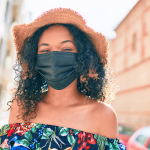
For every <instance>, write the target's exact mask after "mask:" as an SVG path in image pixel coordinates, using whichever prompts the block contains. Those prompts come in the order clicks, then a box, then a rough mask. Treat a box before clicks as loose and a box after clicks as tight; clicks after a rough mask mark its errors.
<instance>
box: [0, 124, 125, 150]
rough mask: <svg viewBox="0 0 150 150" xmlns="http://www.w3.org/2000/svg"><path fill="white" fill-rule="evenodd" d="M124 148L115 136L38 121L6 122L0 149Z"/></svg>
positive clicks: (64, 149) (82, 149)
mask: <svg viewBox="0 0 150 150" xmlns="http://www.w3.org/2000/svg"><path fill="white" fill-rule="evenodd" d="M30 149H31V150H33V149H36V150H126V147H125V146H124V145H123V144H122V143H121V142H120V140H119V139H118V138H116V139H111V138H107V137H104V136H101V135H98V134H92V133H88V132H85V131H81V130H77V129H72V128H66V127H61V126H55V125H48V124H39V123H16V124H5V125H4V126H3V127H2V128H1V129H0V150H30Z"/></svg>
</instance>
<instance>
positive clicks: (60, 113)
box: [31, 106, 95, 131]
mask: <svg viewBox="0 0 150 150" xmlns="http://www.w3.org/2000/svg"><path fill="white" fill-rule="evenodd" d="M93 115H94V114H93V112H92V109H91V108H88V107H76V108H66V109H62V108H52V107H47V106H41V107H39V109H38V110H37V116H36V118H34V119H32V120H31V122H37V123H43V124H51V125H57V126H62V127H68V128H75V129H80V130H83V131H92V130H94V126H95V124H94V122H93Z"/></svg>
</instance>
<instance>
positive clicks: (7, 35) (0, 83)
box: [0, 0, 31, 127]
mask: <svg viewBox="0 0 150 150" xmlns="http://www.w3.org/2000/svg"><path fill="white" fill-rule="evenodd" d="M30 21H31V14H30V12H28V11H27V10H26V9H25V2H24V0H0V28H1V29H0V127H1V126H2V125H3V124H5V123H8V116H9V111H7V112H4V111H3V109H7V108H8V107H7V105H6V103H7V102H8V101H9V100H10V99H11V96H7V95H6V92H7V91H9V90H10V89H11V88H12V87H13V85H14V76H15V75H14V71H13V69H12V68H13V65H14V63H15V59H16V53H15V47H14V44H13V36H12V27H13V26H14V25H15V24H20V23H29V22H30Z"/></svg>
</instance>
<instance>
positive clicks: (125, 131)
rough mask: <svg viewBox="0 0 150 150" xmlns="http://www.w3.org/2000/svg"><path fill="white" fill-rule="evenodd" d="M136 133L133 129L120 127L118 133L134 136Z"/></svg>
mask: <svg viewBox="0 0 150 150" xmlns="http://www.w3.org/2000/svg"><path fill="white" fill-rule="evenodd" d="M134 132H135V130H134V129H132V128H131V127H127V126H123V125H118V133H119V134H126V135H132V134H133V133H134Z"/></svg>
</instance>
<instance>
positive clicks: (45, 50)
mask: <svg viewBox="0 0 150 150" xmlns="http://www.w3.org/2000/svg"><path fill="white" fill-rule="evenodd" d="M41 52H49V50H42V51H41Z"/></svg>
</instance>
